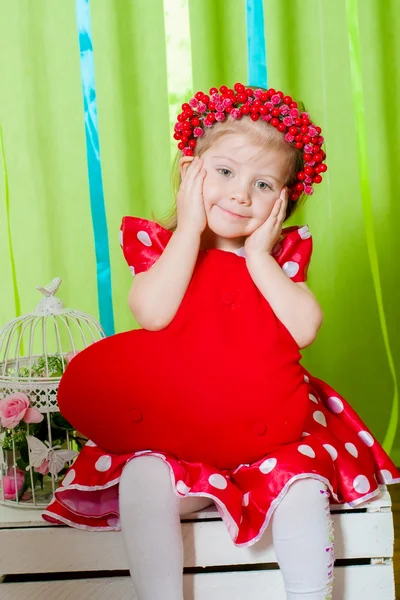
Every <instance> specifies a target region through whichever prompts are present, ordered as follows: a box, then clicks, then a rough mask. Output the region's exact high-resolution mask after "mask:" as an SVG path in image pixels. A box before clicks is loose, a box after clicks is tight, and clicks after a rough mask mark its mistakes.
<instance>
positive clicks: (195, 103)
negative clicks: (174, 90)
mask: <svg viewBox="0 0 400 600" xmlns="http://www.w3.org/2000/svg"><path fill="white" fill-rule="evenodd" d="M198 105H199V101H198V100H197V99H196V98H192V99H191V100H189V106H190V108H197V106H198Z"/></svg>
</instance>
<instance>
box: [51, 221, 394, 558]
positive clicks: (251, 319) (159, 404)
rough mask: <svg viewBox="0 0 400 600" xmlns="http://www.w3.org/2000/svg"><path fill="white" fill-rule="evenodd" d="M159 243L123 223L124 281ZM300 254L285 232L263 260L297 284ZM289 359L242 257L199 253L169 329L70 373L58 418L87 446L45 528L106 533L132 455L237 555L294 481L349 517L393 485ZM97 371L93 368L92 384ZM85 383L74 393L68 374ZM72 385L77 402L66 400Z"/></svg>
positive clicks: (364, 432) (337, 409) (91, 356)
mask: <svg viewBox="0 0 400 600" xmlns="http://www.w3.org/2000/svg"><path fill="white" fill-rule="evenodd" d="M171 235H172V234H171V232H169V231H166V230H165V229H163V228H162V227H160V226H159V225H157V224H155V223H152V222H150V221H146V220H143V219H138V218H134V217H125V218H124V220H123V223H122V228H121V246H122V248H123V252H124V256H125V258H126V260H127V262H128V265H129V268H130V270H131V271H132V274H136V273H140V272H142V271H146V270H148V269H149V268H150V267H151V266H152V265H153V264H154V263H155V261H156V260H157V259H158V258H159V257H160V255H161V254H162V252H163V250H164V249H165V247H166V245H167V244H168V242H169V239H170V237H171ZM311 251H312V239H311V235H310V232H309V230H308V227H301V228H298V227H292V228H288V229H285V230H284V231H283V232H282V236H281V239H280V241H279V242H278V243H277V244H276V246H275V247H274V250H273V256H274V257H275V259H276V261H277V262H278V264H279V265H280V266H281V267H282V269H283V271H284V272H285V273H286V275H287V276H288V277H290V278H291V279H292V280H293V281H295V282H301V281H305V280H306V276H307V269H308V265H309V262H310V258H311ZM121 349H123V351H121ZM105 352H107V353H108V354H107V356H110V357H111V356H112V357H114V359H113V360H114V364H115V360H116V359H115V356H118V360H117V362H118V367H119V369H118V372H121V373H128V375H129V378H128V379H127V378H126V377H122V379H121V382H119V378H115V377H114V380H115V379H117V380H118V381H114V382H113V385H114V387H113V394H114V396H113V402H114V406H115V409H114V410H113V411H112V415H113V417H114V423H115V414H116V411H118V415H119V420H118V425H117V426H115V424H114V425H113V427H110V422H109V420H108V419H109V413H107V411H106V410H101V409H100V408H99V404H98V399H99V398H100V397H101V396H102V394H103V395H104V388H105V386H107V385H108V384H107V381H106V379H104V377H105V375H104V373H103V372H104V371H105V370H106V369H104V367H103V366H102V365H103V364H104V362H102V361H104V356H105V354H104V353H105ZM300 359H301V355H300V352H299V348H298V346H297V344H296V342H295V340H294V339H293V337H292V336H291V335H290V333H289V332H288V330H287V329H286V328H285V327H284V325H283V324H282V323H281V322H280V321H279V319H277V317H276V316H275V314H274V313H273V311H272V309H271V307H270V306H269V304H268V302H267V301H266V300H265V298H264V297H263V296H262V295H261V293H260V292H259V291H258V289H257V288H256V286H255V285H254V283H253V281H252V279H251V277H250V275H249V273H248V270H247V267H246V260H245V258H244V253H243V251H241V250H238V251H236V252H227V251H222V250H218V249H212V250H208V251H200V253H199V257H198V261H197V264H196V267H195V270H194V273H193V277H192V280H191V282H190V284H189V287H188V290H187V292H186V295H185V297H184V299H183V301H182V304H181V306H180V308H179V310H178V312H177V314H176V316H175V317H174V319H173V321H172V323H171V324H170V325H169V326H168V327H167V328H165V329H163V330H161V331H155V332H154V331H153V332H150V331H146V330H134V331H130V332H125V333H122V334H117V335H116V336H111V337H110V338H106V340H103V341H101V342H97V343H96V344H93V346H91V347H90V348H89V349H87V350H84V351H83V352H82V353H80V354H78V355H77V356H76V357H75V358H74V359H73V360H72V361H71V363H70V365H69V366H68V368H67V371H66V373H65V375H64V377H63V380H62V382H61V385H60V390H59V401H60V407H61V410H62V412H63V414H65V416H66V418H67V419H70V420H71V421H72V422H73V424H74V426H75V427H77V429H79V430H80V431H82V432H83V433H84V434H85V435H87V436H88V437H90V439H91V440H94V441H89V442H88V443H87V444H86V445H85V447H84V448H83V449H82V451H81V452H80V454H79V456H78V457H77V459H76V461H75V462H74V464H73V465H72V466H71V467H70V469H69V470H68V471H67V473H66V475H65V477H64V479H63V481H62V483H61V485H60V487H59V488H58V489H57V490H56V492H55V496H54V498H53V500H52V502H51V503H50V504H49V506H48V507H47V509H46V510H45V511H44V513H43V517H44V518H45V519H46V520H47V521H50V522H52V523H58V524H67V525H71V526H72V527H77V528H80V529H86V530H89V531H101V530H118V529H119V527H120V525H119V508H118V484H119V479H120V476H121V473H122V470H123V468H124V466H125V465H126V463H127V462H128V461H130V460H135V458H136V457H138V456H141V455H143V454H147V455H153V456H157V457H159V458H160V460H163V461H165V462H166V464H167V465H168V466H169V468H170V472H171V479H172V482H173V486H174V489H175V492H176V494H177V496H179V497H181V498H184V497H186V496H203V497H208V498H211V499H212V500H214V501H215V504H216V506H217V508H218V511H219V512H220V515H221V517H222V519H223V520H224V522H225V524H226V526H227V529H228V531H229V533H230V535H231V537H232V540H233V542H234V543H235V544H236V545H238V546H249V545H251V544H254V543H255V542H256V541H257V540H259V539H260V537H261V535H262V533H263V531H264V530H265V529H266V527H267V525H268V523H269V521H270V518H271V515H272V513H273V511H274V509H275V508H276V506H277V505H278V504H279V502H280V501H281V499H282V498H283V497H284V495H285V494H286V492H287V490H288V488H289V486H290V485H291V484H292V483H293V482H294V481H296V480H297V479H301V478H305V477H312V478H314V479H318V480H319V481H322V482H324V483H325V484H326V485H327V487H328V490H329V492H330V495H331V501H332V502H348V503H349V504H350V505H352V506H355V505H357V504H359V503H361V502H364V501H366V500H368V499H370V498H372V497H373V496H375V495H376V494H378V493H379V487H378V484H390V483H398V482H400V473H399V471H398V470H397V469H396V467H395V465H394V464H393V462H392V461H391V459H390V458H389V457H388V455H387V454H386V452H385V451H384V450H383V448H382V447H381V446H380V444H379V443H378V441H377V440H376V439H375V438H374V436H373V435H372V433H371V432H370V430H369V429H368V428H367V427H366V425H365V424H364V423H363V422H362V420H361V419H360V418H359V416H358V415H357V414H356V413H355V411H354V410H353V409H352V408H351V406H350V405H349V404H348V403H347V402H346V400H345V399H344V398H343V397H342V396H340V394H339V393H338V392H336V391H335V390H334V389H332V388H331V387H330V386H329V385H328V384H326V383H324V382H323V381H321V380H319V379H316V378H315V377H313V376H312V375H311V374H310V373H308V372H307V371H306V370H305V369H304V367H303V366H302V365H301V364H300ZM98 364H100V367H101V369H102V371H101V370H99V372H98V373H93V369H94V368H95V366H96V365H98ZM89 366H90V369H91V370H90V371H88V369H89ZM88 372H90V373H91V375H92V376H91V378H90V381H89V382H88V383H85V381H86V380H87V379H88V378H87V377H86V378H85V377H82V376H80V373H88ZM78 378H79V380H80V382H81V383H80V387H79V394H81V396H79V398H77V397H76V394H75V395H74V394H72V393H69V392H70V390H72V389H73V388H72V387H71V386H72V384H73V383H74V381H76V380H77V379H78ZM85 385H87V387H86V388H85ZM118 385H119V386H120V387H118ZM82 386H83V387H82ZM96 386H97V387H96ZM79 394H78V395H79ZM72 397H73V399H71V398H72ZM91 398H93V400H91ZM61 400H62V402H61ZM71 417H72V418H71ZM132 440H133V441H134V444H135V448H133V449H132V443H133V442H132Z"/></svg>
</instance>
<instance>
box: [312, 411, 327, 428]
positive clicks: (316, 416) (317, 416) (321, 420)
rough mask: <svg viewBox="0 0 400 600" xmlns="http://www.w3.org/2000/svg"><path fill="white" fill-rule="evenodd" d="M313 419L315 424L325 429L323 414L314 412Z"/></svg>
mask: <svg viewBox="0 0 400 600" xmlns="http://www.w3.org/2000/svg"><path fill="white" fill-rule="evenodd" d="M313 418H314V421H317V423H319V424H320V425H323V426H324V427H326V419H325V415H324V413H323V412H321V411H320V410H316V411H315V413H314V414H313Z"/></svg>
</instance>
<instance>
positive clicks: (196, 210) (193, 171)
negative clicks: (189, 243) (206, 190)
mask: <svg viewBox="0 0 400 600" xmlns="http://www.w3.org/2000/svg"><path fill="white" fill-rule="evenodd" d="M203 164H204V162H203V160H202V159H201V158H199V157H198V156H196V157H195V158H194V159H193V161H192V162H191V164H190V165H189V167H188V168H187V169H186V172H185V173H184V175H183V178H182V182H181V185H180V188H179V192H178V195H177V198H176V208H177V217H178V229H179V230H185V231H187V230H188V229H189V230H190V229H192V230H193V231H194V232H195V233H203V231H204V229H205V228H206V225H207V217H206V211H205V208H204V198H203V182H204V178H205V176H206V174H207V172H206V170H205V169H204V168H203Z"/></svg>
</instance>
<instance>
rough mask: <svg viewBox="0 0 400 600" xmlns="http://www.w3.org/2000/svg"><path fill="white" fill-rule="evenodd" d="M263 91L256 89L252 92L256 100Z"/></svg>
mask: <svg viewBox="0 0 400 600" xmlns="http://www.w3.org/2000/svg"><path fill="white" fill-rule="evenodd" d="M263 93H264V92H263V90H262V89H261V88H257V89H256V90H254V95H255V97H256V98H261V96H262V95H263Z"/></svg>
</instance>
